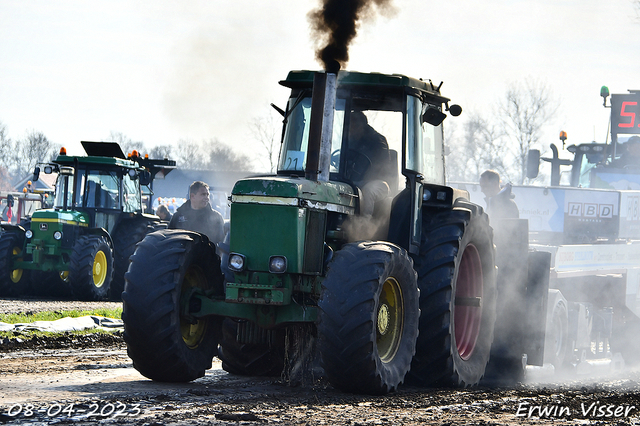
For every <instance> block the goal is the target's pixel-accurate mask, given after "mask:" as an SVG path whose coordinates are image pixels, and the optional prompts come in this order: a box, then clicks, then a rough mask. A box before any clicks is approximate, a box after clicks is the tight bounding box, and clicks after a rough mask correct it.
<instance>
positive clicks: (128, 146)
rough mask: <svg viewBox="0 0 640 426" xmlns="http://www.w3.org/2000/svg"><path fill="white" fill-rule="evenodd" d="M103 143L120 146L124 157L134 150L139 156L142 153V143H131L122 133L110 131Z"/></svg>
mask: <svg viewBox="0 0 640 426" xmlns="http://www.w3.org/2000/svg"><path fill="white" fill-rule="evenodd" d="M104 142H117V143H118V145H120V148H122V152H124V154H125V155H127V154H129V153H130V152H132V151H133V150H134V149H135V150H136V151H138V153H140V154H142V153H143V151H144V142H142V141H133V140H132V139H131V138H130V137H128V136H126V135H125V134H124V133H122V132H114V131H111V132H110V133H109V138H108V139H107V140H106V141H104Z"/></svg>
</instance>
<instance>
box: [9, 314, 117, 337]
mask: <svg viewBox="0 0 640 426" xmlns="http://www.w3.org/2000/svg"><path fill="white" fill-rule="evenodd" d="M85 315H95V316H100V317H107V318H116V319H120V318H121V317H122V308H115V309H94V310H91V311H76V310H72V311H46V312H37V313H33V314H0V322H5V323H8V324H18V323H21V324H23V323H31V322H35V321H55V320H58V319H60V318H64V317H71V318H78V317H83V316H85ZM118 331H119V330H117V329H114V330H113V331H111V330H98V329H90V330H80V331H71V332H63V333H59V332H58V333H51V332H46V331H38V330H25V331H19V332H16V331H0V339H1V338H9V339H15V338H18V337H34V336H39V337H45V336H46V337H56V336H61V335H65V334H73V335H84V334H93V333H107V334H110V333H116V332H118Z"/></svg>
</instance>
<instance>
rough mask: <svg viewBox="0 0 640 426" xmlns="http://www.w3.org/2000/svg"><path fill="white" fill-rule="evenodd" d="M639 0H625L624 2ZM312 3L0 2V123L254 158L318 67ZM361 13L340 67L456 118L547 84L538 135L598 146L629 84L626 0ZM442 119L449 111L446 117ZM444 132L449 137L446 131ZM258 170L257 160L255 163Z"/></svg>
mask: <svg viewBox="0 0 640 426" xmlns="http://www.w3.org/2000/svg"><path fill="white" fill-rule="evenodd" d="M635 3H636V4H637V2H635ZM319 4H320V3H319V0H278V1H273V0H272V1H265V0H234V1H222V0H189V1H184V0H109V1H101V2H98V1H89V0H26V1H25V0H0V16H1V17H2V25H0V123H3V124H4V125H5V126H6V128H7V133H8V135H9V137H11V138H12V139H20V138H23V137H24V136H25V135H26V134H27V132H29V131H33V130H35V131H39V132H43V133H44V134H45V135H46V136H47V138H48V139H49V140H51V141H52V142H54V143H56V144H61V145H63V146H65V147H67V149H68V150H69V153H70V154H82V153H83V151H82V148H81V146H80V141H81V140H94V141H100V140H108V137H109V135H110V133H111V132H119V133H122V134H124V135H126V136H127V137H129V138H131V139H132V140H134V141H143V142H144V143H145V145H146V146H147V147H153V146H156V145H168V144H176V143H177V142H178V141H179V140H181V139H183V140H184V139H187V140H193V141H204V140H207V141H209V140H212V139H217V140H218V141H219V142H221V143H224V144H226V145H229V146H231V147H232V148H233V149H235V150H237V151H238V152H240V153H243V154H246V155H247V156H249V157H250V158H251V159H253V160H254V161H255V164H256V167H257V168H260V167H261V165H262V166H264V165H266V163H265V160H264V159H265V157H266V152H265V151H264V149H263V148H262V147H261V145H260V143H259V142H257V141H256V140H255V138H254V136H253V134H252V131H251V123H252V122H253V121H254V120H255V119H269V120H273V121H274V122H275V123H279V115H278V114H277V113H276V112H275V111H274V110H273V109H272V108H271V107H270V106H269V104H270V103H274V104H276V105H279V106H280V107H284V105H285V102H286V99H287V96H288V91H287V89H285V88H283V87H282V86H280V85H279V84H278V81H280V80H282V79H284V78H285V77H286V75H287V72H288V71H289V70H294V69H295V70H297V69H313V70H315V69H320V68H321V66H320V64H319V63H318V62H317V61H316V59H315V48H316V45H315V41H314V39H312V36H311V32H310V27H309V21H308V19H307V14H308V13H309V12H310V11H311V10H313V9H315V8H317V7H318V6H319ZM392 4H393V6H394V12H393V13H391V14H387V15H384V16H382V15H378V16H376V17H375V19H374V20H373V21H370V22H363V23H362V24H361V26H360V28H359V32H358V35H357V37H356V39H355V40H354V41H353V43H352V45H351V47H350V51H349V53H350V60H349V63H348V66H347V69H348V70H352V71H361V72H383V73H399V74H405V75H408V76H411V77H416V78H423V79H431V80H432V81H434V82H435V83H438V84H439V83H440V82H441V81H442V82H444V84H443V85H442V88H441V91H442V94H443V95H444V96H446V97H449V98H451V99H452V101H453V103H457V104H459V105H460V106H462V108H463V115H462V116H460V117H458V118H457V119H455V118H454V120H458V121H457V122H456V123H454V126H456V127H457V128H459V130H457V131H456V132H454V137H456V136H457V137H460V136H462V131H461V126H462V123H463V121H464V116H465V114H466V115H467V116H468V114H472V113H479V114H483V115H486V116H489V115H490V114H491V113H492V112H493V110H494V106H495V105H496V104H497V102H499V101H500V99H501V98H503V97H504V95H505V93H506V91H507V89H508V87H509V85H512V84H518V83H523V82H524V81H525V80H526V79H529V80H533V81H538V82H540V83H542V84H544V85H546V86H547V87H548V89H549V90H550V93H551V94H552V96H553V98H554V100H555V101H556V102H555V103H556V104H557V107H558V109H557V112H556V115H555V116H554V117H553V118H552V119H551V121H550V122H549V124H548V126H547V127H546V128H545V129H546V133H545V142H544V146H545V147H546V146H548V144H549V143H552V142H557V135H558V133H559V131H560V130H564V131H566V132H567V133H568V140H567V142H568V143H576V144H577V143H585V142H590V141H592V140H594V139H595V140H596V141H598V142H604V139H605V137H606V133H607V126H608V118H609V111H608V110H607V109H605V108H604V107H603V106H602V98H600V96H599V95H600V87H601V86H602V85H607V86H608V87H609V89H610V91H611V93H627V90H628V89H640V55H638V48H639V47H640V18H639V14H638V8H637V7H636V5H635V4H634V1H633V0H607V1H605V0H537V1H536V0H527V1H524V0H486V1H483V2H478V1H475V0H449V1H446V2H443V1H425V0H394V1H393V3H392ZM445 125H447V121H445ZM449 143H455V139H454V140H452V141H449ZM262 168H263V170H266V168H264V167H262Z"/></svg>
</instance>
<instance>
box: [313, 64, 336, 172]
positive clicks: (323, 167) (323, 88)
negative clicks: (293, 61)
mask: <svg viewBox="0 0 640 426" xmlns="http://www.w3.org/2000/svg"><path fill="white" fill-rule="evenodd" d="M337 77H338V71H336V72H324V73H323V72H317V73H315V75H314V77H313V93H312V95H311V118H310V122H309V146H308V147H307V164H306V167H305V170H306V172H305V177H306V178H307V179H309V180H313V181H322V182H328V181H329V166H330V162H331V139H332V136H333V113H334V109H335V105H336V88H337Z"/></svg>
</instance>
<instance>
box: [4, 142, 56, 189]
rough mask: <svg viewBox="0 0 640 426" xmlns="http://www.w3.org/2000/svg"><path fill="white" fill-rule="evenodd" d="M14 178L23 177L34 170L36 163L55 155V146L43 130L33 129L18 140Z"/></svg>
mask: <svg viewBox="0 0 640 426" xmlns="http://www.w3.org/2000/svg"><path fill="white" fill-rule="evenodd" d="M14 155H15V165H14V172H13V175H14V178H18V179H19V178H22V177H24V176H25V175H26V174H28V173H30V172H32V171H33V168H34V167H35V165H36V163H38V162H40V161H48V160H50V159H51V157H52V156H53V155H55V146H54V145H53V144H52V143H51V142H50V141H49V139H47V137H46V136H45V135H44V133H42V132H37V131H35V130H31V131H30V132H28V133H27V135H26V137H25V138H24V139H22V140H18V141H17V142H16V144H15V148H14Z"/></svg>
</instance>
